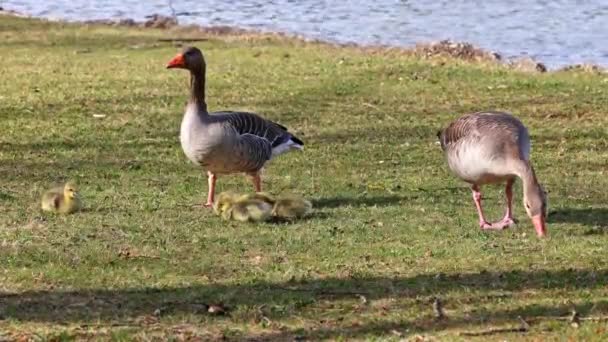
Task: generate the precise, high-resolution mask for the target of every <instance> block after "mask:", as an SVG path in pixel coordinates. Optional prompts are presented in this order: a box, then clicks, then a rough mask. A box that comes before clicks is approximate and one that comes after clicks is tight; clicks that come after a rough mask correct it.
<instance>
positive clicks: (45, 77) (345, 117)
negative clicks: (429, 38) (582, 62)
mask: <svg viewBox="0 0 608 342" xmlns="http://www.w3.org/2000/svg"><path fill="white" fill-rule="evenodd" d="M170 37H190V38H192V37H207V38H208V39H207V40H204V41H200V42H196V43H195V44H196V46H198V47H199V48H201V49H202V50H203V52H204V53H205V56H206V59H207V64H208V72H207V75H208V82H207V97H208V101H207V102H208V105H209V108H210V110H221V109H234V110H251V111H255V112H258V113H261V114H263V115H264V116H265V117H267V118H270V119H273V120H276V121H278V122H280V123H282V124H284V125H286V126H288V127H290V129H291V130H293V131H294V132H295V133H297V135H298V136H299V137H300V138H302V140H304V141H305V144H306V147H305V150H304V152H302V153H291V154H288V155H284V156H282V157H280V158H278V159H277V160H274V161H273V162H272V163H271V164H270V165H269V166H268V168H267V169H266V170H265V171H264V186H265V188H266V190H267V191H269V192H271V193H273V194H280V193H295V194H300V195H303V196H305V197H306V198H308V199H310V200H311V201H312V202H313V204H314V211H313V213H312V215H311V216H310V217H308V218H306V219H304V220H300V221H296V222H293V223H279V224H271V223H265V224H257V225H256V224H241V223H232V222H224V221H222V220H221V219H220V218H218V217H216V216H215V215H213V213H212V212H211V211H209V210H205V209H201V208H193V207H192V205H193V204H197V203H202V202H203V201H204V200H205V197H206V191H207V182H206V177H205V175H204V174H203V172H201V170H198V169H197V168H196V167H194V166H193V165H192V164H190V163H189V162H188V160H187V159H186V157H185V156H184V155H183V152H182V151H181V147H180V145H179V139H178V131H179V125H180V121H181V117H182V113H183V109H184V104H185V101H186V99H187V87H188V75H187V73H186V72H185V71H183V70H166V69H165V65H166V63H167V62H168V61H169V60H170V59H171V58H172V57H173V56H174V55H175V53H176V52H178V51H179V50H180V48H179V47H177V46H176V44H175V43H174V42H166V41H163V40H159V39H161V38H170ZM0 56H2V61H1V62H0V75H1V76H0V79H1V81H0V122H1V125H0V179H1V180H2V182H1V183H0V339H3V338H5V339H8V340H11V339H21V340H27V339H28V338H29V339H32V340H45V339H56V340H72V339H77V340H81V339H101V340H110V339H112V340H121V341H122V340H132V339H135V340H154V339H157V340H165V339H175V340H190V339H192V340H196V339H200V340H208V339H222V338H223V339H229V340H242V339H251V340H294V339H295V340H320V339H330V340H349V341H350V340H395V341H397V340H400V339H413V340H471V339H478V340H480V341H486V340H501V341H502V340H519V339H524V340H552V339H557V340H564V339H566V338H572V339H574V340H598V341H599V340H605V339H608V330H607V329H608V327H607V326H606V321H603V320H604V318H605V317H608V288H607V281H608V259H607V258H606V251H607V247H606V245H607V244H608V234H607V233H608V204H607V203H608V195H607V191H606V189H608V178H607V177H606V175H605V172H606V171H605V170H606V160H607V158H608V139H607V138H608V134H607V133H608V132H607V129H606V127H607V124H608V116H606V114H605V110H606V109H607V108H608V101H607V100H608V99H607V97H606V94H608V76H607V75H606V74H603V75H602V74H593V73H583V72H550V73H544V74H529V73H521V72H516V71H513V70H510V69H508V68H506V67H502V66H498V65H495V64H490V63H471V62H466V61H462V60H456V59H450V58H441V57H438V58H431V59H421V58H419V57H415V56H411V55H410V54H407V53H401V52H399V51H394V50H392V51H391V50H382V49H375V50H373V51H371V50H366V49H360V48H356V47H337V46H330V45H327V44H320V43H313V42H302V41H298V40H295V39H289V38H284V37H273V36H257V35H240V36H231V35H210V36H207V35H205V34H203V33H197V32H194V31H192V30H185V29H184V30H178V31H175V30H154V29H138V28H124V27H109V26H83V25H79V24H62V23H50V22H45V21H37V20H32V19H20V18H14V17H7V16H0ZM488 109H492V110H507V111H511V112H513V113H515V114H517V115H518V116H519V117H520V118H521V119H522V121H523V122H524V123H525V124H526V125H527V126H528V127H529V129H530V133H531V136H532V139H533V146H532V160H533V162H534V165H535V168H536V170H537V174H538V176H539V179H540V180H541V182H542V183H543V184H544V186H545V188H546V189H547V190H548V192H549V199H550V201H549V212H550V216H549V218H548V231H549V238H547V239H538V238H536V236H535V233H534V229H533V227H532V224H531V222H530V220H528V219H527V217H526V216H525V211H524V210H523V207H522V204H521V183H520V182H518V183H517V186H516V192H515V194H516V202H515V204H516V206H515V214H516V217H518V218H519V219H520V221H519V224H518V226H517V227H516V228H513V229H509V230H506V231H503V232H491V233H488V232H481V231H480V230H479V228H478V227H477V215H476V213H475V208H474V206H473V202H472V197H471V193H470V190H469V189H468V187H467V185H466V184H464V183H462V182H460V181H459V180H458V179H456V178H454V177H453V176H452V175H451V174H450V173H449V171H448V169H447V165H446V163H445V161H444V159H443V155H442V153H441V150H440V148H439V146H438V144H437V143H436V140H437V138H436V132H437V130H438V129H440V128H441V127H443V126H445V125H447V123H449V122H450V121H451V120H453V119H454V118H456V117H457V116H459V115H461V114H464V113H466V112H470V111H477V110H488ZM69 179H72V180H75V181H76V182H77V183H78V184H79V186H80V191H81V193H82V196H83V197H84V201H85V206H86V210H84V211H83V212H80V213H77V214H74V215H69V216H54V215H48V214H44V213H42V212H41V211H40V209H39V198H40V195H41V193H42V192H43V191H44V190H45V189H47V188H49V187H51V186H53V185H54V184H58V183H61V182H63V181H66V180H69ZM218 187H219V191H222V190H228V189H230V190H235V191H242V192H244V191H251V189H252V187H251V183H250V181H249V179H247V178H246V177H242V176H239V175H235V176H226V177H220V178H219V181H218ZM484 189H485V190H486V191H485V199H486V202H485V203H486V207H487V209H488V214H489V216H490V217H491V218H492V219H498V218H500V217H501V215H502V212H503V206H504V192H503V189H502V187H487V188H484ZM435 298H439V299H440V301H441V303H442V304H443V307H444V313H445V317H444V318H443V319H437V318H436V317H435V316H436V315H435V310H434V305H433V303H434V301H435ZM217 304H222V305H223V306H225V307H226V309H227V310H228V312H227V314H226V315H214V314H211V313H209V312H208V306H209V305H217ZM572 310H575V311H576V312H577V313H578V315H580V317H581V319H582V320H581V322H580V324H578V325H577V324H572V323H571V322H569V321H568V317H569V315H570V313H571V311H572ZM522 319H523V320H525V322H526V324H524V323H522V322H521V320H522ZM522 326H523V329H521V330H524V331H519V332H512V331H509V329H513V328H516V329H515V330H517V328H521V327H522ZM500 329H504V330H500ZM481 333H485V334H488V335H483V336H478V337H475V336H469V335H470V334H473V335H474V334H481Z"/></svg>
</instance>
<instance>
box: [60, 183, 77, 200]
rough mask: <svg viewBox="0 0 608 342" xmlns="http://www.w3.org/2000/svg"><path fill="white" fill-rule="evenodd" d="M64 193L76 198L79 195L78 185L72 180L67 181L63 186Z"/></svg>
mask: <svg viewBox="0 0 608 342" xmlns="http://www.w3.org/2000/svg"><path fill="white" fill-rule="evenodd" d="M63 194H64V196H65V197H66V198H68V199H74V198H76V197H78V188H77V187H76V184H74V183H72V182H67V183H66V184H65V186H64V187H63Z"/></svg>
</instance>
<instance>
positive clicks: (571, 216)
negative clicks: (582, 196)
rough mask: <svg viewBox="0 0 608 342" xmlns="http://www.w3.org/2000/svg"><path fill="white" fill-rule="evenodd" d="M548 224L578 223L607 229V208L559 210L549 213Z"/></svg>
mask: <svg viewBox="0 0 608 342" xmlns="http://www.w3.org/2000/svg"><path fill="white" fill-rule="evenodd" d="M549 222H561V223H580V224H584V225H586V226H599V227H604V228H608V208H584V209H578V208H577V209H570V208H565V209H559V210H555V211H551V212H550V214H549Z"/></svg>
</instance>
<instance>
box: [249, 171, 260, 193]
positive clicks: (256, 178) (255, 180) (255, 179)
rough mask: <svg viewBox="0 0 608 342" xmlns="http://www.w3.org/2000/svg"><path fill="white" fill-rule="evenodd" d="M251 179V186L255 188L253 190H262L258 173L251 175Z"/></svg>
mask: <svg viewBox="0 0 608 342" xmlns="http://www.w3.org/2000/svg"><path fill="white" fill-rule="evenodd" d="M251 177H252V180H253V187H254V188H255V192H261V191H262V179H261V178H260V175H259V174H258V173H256V174H253V175H251Z"/></svg>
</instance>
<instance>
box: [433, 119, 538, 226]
mask: <svg viewBox="0 0 608 342" xmlns="http://www.w3.org/2000/svg"><path fill="white" fill-rule="evenodd" d="M437 136H438V138H439V142H440V143H441V149H442V150H443V151H444V152H445V155H446V157H447V161H448V166H449V167H450V169H451V170H452V172H454V173H455V174H456V176H458V177H460V178H461V179H463V180H464V181H465V182H468V183H470V184H471V189H472V190H473V199H474V201H475V206H476V207H477V212H478V214H479V226H480V227H481V229H505V228H507V227H509V226H511V225H513V224H514V223H515V222H514V221H513V216H512V215H513V212H512V208H511V201H512V199H513V182H514V181H515V177H519V178H521V180H522V182H523V195H524V196H523V197H524V206H525V208H526V212H527V213H528V216H530V218H531V219H532V222H533V224H534V227H535V229H536V233H537V234H538V236H539V237H542V236H545V234H546V227H545V217H546V210H547V204H546V194H545V192H544V190H543V188H542V186H541V185H540V184H539V183H538V179H537V178H536V174H535V173H534V168H533V167H532V164H531V163H530V136H529V135H528V130H527V129H526V127H525V126H524V125H523V123H522V122H521V121H519V119H517V118H516V117H514V116H513V115H511V114H508V113H501V112H479V113H473V114H468V115H464V116H462V117H460V118H459V119H457V120H456V121H454V122H452V123H451V124H450V125H449V126H448V127H447V128H446V129H444V130H443V131H439V133H437ZM499 182H506V189H505V194H506V197H507V209H506V213H505V216H504V218H503V219H502V220H500V221H498V222H495V223H489V222H488V221H486V219H485V217H484V215H483V210H482V208H481V192H480V186H481V185H483V184H490V183H499Z"/></svg>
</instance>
